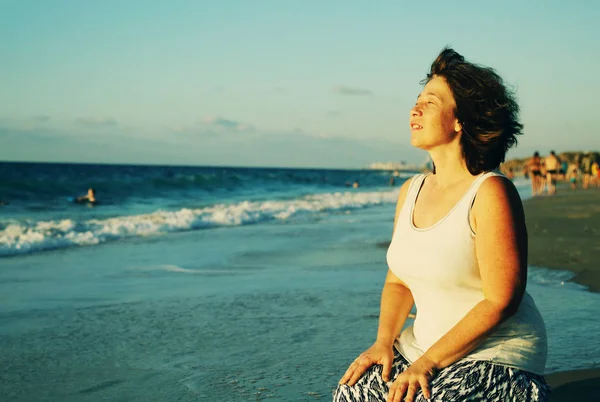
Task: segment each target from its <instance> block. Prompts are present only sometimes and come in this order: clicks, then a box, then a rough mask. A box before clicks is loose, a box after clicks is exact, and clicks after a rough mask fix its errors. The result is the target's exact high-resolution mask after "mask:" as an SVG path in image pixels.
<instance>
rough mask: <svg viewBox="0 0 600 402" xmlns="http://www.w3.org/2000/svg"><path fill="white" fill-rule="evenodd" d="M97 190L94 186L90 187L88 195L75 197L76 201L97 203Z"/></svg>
mask: <svg viewBox="0 0 600 402" xmlns="http://www.w3.org/2000/svg"><path fill="white" fill-rule="evenodd" d="M96 201H97V200H96V190H94V189H93V188H90V189H88V192H87V194H86V195H82V196H80V197H77V198H75V202H90V203H92V204H95V203H96Z"/></svg>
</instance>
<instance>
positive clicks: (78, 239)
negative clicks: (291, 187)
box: [0, 189, 398, 256]
mask: <svg viewBox="0 0 600 402" xmlns="http://www.w3.org/2000/svg"><path fill="white" fill-rule="evenodd" d="M397 196H398V190H397V189H395V190H388V191H377V192H335V193H324V194H312V195H307V196H304V197H301V198H297V199H291V200H267V201H243V202H238V203H233V204H218V205H212V206H208V207H204V208H196V209H193V208H183V209H179V210H176V211H165V210H159V211H156V212H154V213H151V214H143V215H132V216H118V217H113V218H107V219H89V220H81V221H77V220H75V219H62V220H48V221H32V220H21V221H19V220H5V221H3V222H0V223H1V226H0V227H3V229H2V230H0V256H12V255H17V254H27V253H32V252H38V251H43V250H52V249H58V248H67V247H73V246H89V245H96V244H100V243H104V242H107V241H111V240H118V239H123V238H129V237H142V236H151V235H162V234H167V233H171V232H180V231H188V230H200V229H207V228H214V227H221V226H240V225H247V224H256V223H261V222H267V221H273V220H286V219H290V218H292V217H297V216H300V215H307V214H308V215H310V214H314V213H321V212H336V211H344V210H351V209H358V208H366V207H370V206H374V205H381V204H386V203H394V202H395V201H396V199H397Z"/></svg>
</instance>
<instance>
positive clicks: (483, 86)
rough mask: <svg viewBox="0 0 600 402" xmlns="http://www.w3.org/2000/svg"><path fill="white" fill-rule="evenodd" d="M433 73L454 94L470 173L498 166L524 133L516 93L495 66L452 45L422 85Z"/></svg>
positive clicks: (440, 56) (446, 49)
mask: <svg viewBox="0 0 600 402" xmlns="http://www.w3.org/2000/svg"><path fill="white" fill-rule="evenodd" d="M434 76H440V77H444V78H445V79H446V82H447V83H448V86H449V87H450V90H451V91H452V94H453V95H454V100H455V102H456V109H455V110H454V114H455V116H456V118H457V119H458V121H459V122H460V124H461V126H462V137H461V146H462V152H463V156H464V158H465V161H466V164H467V169H469V172H470V173H471V174H473V175H476V174H479V173H482V172H487V171H490V170H494V169H497V168H498V167H499V166H500V164H501V163H502V162H504V158H505V157H506V152H507V151H508V150H509V149H510V148H511V147H512V146H513V145H516V144H517V135H520V134H522V133H523V125H522V124H521V123H520V122H519V105H518V104H517V102H516V100H515V96H514V93H513V92H512V91H511V90H509V89H508V88H506V86H505V85H504V82H503V80H502V78H501V77H500V76H499V75H498V74H497V73H496V72H495V71H494V70H493V69H491V68H489V67H483V66H479V65H476V64H473V63H469V62H467V61H465V58H464V57H463V56H461V55H460V54H458V53H457V52H456V51H454V50H453V49H451V48H449V47H446V48H444V49H443V50H442V52H441V53H440V54H439V56H438V57H437V58H436V59H435V61H434V62H433V64H432V65H431V69H430V71H429V74H427V78H425V79H424V80H423V81H422V82H421V84H426V83H428V82H429V81H430V80H431V79H432V78H433V77H434ZM434 169H435V168H434ZM434 173H435V170H434Z"/></svg>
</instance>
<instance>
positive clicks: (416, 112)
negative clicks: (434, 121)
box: [410, 104, 423, 117]
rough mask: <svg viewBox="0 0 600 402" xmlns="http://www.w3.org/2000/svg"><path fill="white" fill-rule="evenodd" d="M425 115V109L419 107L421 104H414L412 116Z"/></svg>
mask: <svg viewBox="0 0 600 402" xmlns="http://www.w3.org/2000/svg"><path fill="white" fill-rule="evenodd" d="M421 116H423V111H421V108H419V105H418V104H417V105H414V106H413V107H412V108H411V109H410V117H421Z"/></svg>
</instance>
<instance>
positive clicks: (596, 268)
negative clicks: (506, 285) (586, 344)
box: [524, 189, 600, 402]
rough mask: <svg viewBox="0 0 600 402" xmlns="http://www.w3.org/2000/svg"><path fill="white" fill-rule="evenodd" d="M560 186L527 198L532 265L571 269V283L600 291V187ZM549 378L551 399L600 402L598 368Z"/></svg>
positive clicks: (562, 373) (530, 260) (526, 210)
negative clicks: (554, 191)
mask: <svg viewBox="0 0 600 402" xmlns="http://www.w3.org/2000/svg"><path fill="white" fill-rule="evenodd" d="M561 190H562V191H561ZM561 190H559V192H558V194H557V195H555V196H552V197H549V196H541V197H536V198H532V199H529V200H526V201H525V202H524V205H525V214H526V219H527V228H528V232H529V264H531V265H536V266H541V267H546V268H555V269H561V270H564V269H567V270H569V271H571V272H573V273H575V277H574V278H573V279H572V280H573V281H575V282H578V283H580V284H582V285H585V286H587V287H588V288H589V289H590V290H591V291H594V292H598V291H600V190H597V189H588V190H575V191H572V190H570V189H561ZM595 336H598V335H597V334H596V335H595ZM590 357H591V358H592V356H590ZM546 379H547V381H548V383H549V384H550V385H551V386H552V388H553V390H554V393H553V396H552V398H551V401H571V400H576V401H580V402H582V401H590V402H591V401H595V402H597V401H600V368H597V369H589V370H575V371H566V372H561V373H553V374H549V375H547V376H546Z"/></svg>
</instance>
